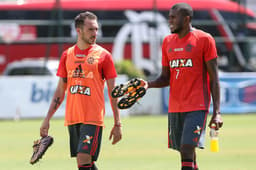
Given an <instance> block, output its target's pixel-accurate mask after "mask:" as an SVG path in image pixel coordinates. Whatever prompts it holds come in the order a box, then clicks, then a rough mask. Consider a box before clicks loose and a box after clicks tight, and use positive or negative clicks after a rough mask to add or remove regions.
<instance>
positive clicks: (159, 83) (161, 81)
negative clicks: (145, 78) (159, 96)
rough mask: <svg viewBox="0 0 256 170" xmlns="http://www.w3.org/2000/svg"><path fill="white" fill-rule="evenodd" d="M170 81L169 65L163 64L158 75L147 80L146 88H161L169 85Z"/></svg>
mask: <svg viewBox="0 0 256 170" xmlns="http://www.w3.org/2000/svg"><path fill="white" fill-rule="evenodd" d="M169 81H170V67H168V66H163V67H162V72H161V74H160V76H159V77H158V78H157V79H156V80H154V81H149V82H148V88H161V87H165V86H168V85H169V83H170V82H169Z"/></svg>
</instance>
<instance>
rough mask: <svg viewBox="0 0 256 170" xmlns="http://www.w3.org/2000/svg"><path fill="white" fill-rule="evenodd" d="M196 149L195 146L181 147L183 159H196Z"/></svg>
mask: <svg viewBox="0 0 256 170" xmlns="http://www.w3.org/2000/svg"><path fill="white" fill-rule="evenodd" d="M194 152H195V147H194V146H193V145H182V146H181V147H180V154H181V157H182V159H192V160H193V159H194Z"/></svg>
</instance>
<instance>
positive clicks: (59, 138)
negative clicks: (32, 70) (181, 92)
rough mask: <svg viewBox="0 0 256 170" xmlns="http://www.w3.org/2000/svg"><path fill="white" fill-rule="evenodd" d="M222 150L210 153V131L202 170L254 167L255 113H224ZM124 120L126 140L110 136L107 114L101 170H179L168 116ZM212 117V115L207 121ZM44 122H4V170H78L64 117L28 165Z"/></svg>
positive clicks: (201, 154) (0, 161) (0, 129)
mask: <svg viewBox="0 0 256 170" xmlns="http://www.w3.org/2000/svg"><path fill="white" fill-rule="evenodd" d="M223 118H224V127H223V129H222V130H221V132H220V152H219V153H211V152H210V149H209V135H208V129H207V140H206V149H204V150H197V151H198V152H197V153H198V162H199V168H200V170H255V169H256V168H255V163H256V114H250V115H224V116H223ZM122 120H123V140H122V141H121V142H120V143H118V144H117V145H111V143H110V141H109V140H108V136H109V132H110V130H111V128H112V123H113V120H112V118H106V120H105V121H106V128H105V129H104V134H103V142H102V147H101V154H100V157H99V159H98V162H97V166H98V167H99V169H100V170H156V169H157V170H178V169H180V159H179V154H178V152H176V151H173V150H170V149H167V116H135V117H125V118H123V119H122ZM208 120H209V119H208ZM40 124H41V120H20V121H11V120H10V121H0V134H1V138H0V148H1V150H0V152H1V154H0V170H76V169H77V168H76V162H75V159H72V158H70V157H69V144H68V133H67V129H66V127H64V126H63V120H62V119H53V120H52V121H51V129H50V135H52V136H54V138H55V142H54V144H53V145H52V146H51V147H50V149H49V150H48V151H47V152H46V154H45V156H44V158H43V159H42V160H40V162H38V163H37V164H35V165H30V164H29V159H30V156H31V153H32V143H33V140H34V139H35V138H39V127H40Z"/></svg>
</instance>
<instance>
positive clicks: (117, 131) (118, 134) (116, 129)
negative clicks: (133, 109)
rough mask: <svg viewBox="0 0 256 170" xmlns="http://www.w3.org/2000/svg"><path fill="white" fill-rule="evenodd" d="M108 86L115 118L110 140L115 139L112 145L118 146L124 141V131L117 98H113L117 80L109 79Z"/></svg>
mask: <svg viewBox="0 0 256 170" xmlns="http://www.w3.org/2000/svg"><path fill="white" fill-rule="evenodd" d="M107 86H108V95H109V98H110V103H111V107H112V111H113V116H114V126H113V128H112V130H111V132H110V136H109V140H111V139H112V138H113V141H112V144H116V143H117V142H119V141H120V140H121V139H122V129H121V119H120V113H119V110H118V108H117V98H113V97H112V96H111V92H112V89H113V88H114V87H115V79H114V78H113V79H108V80H107Z"/></svg>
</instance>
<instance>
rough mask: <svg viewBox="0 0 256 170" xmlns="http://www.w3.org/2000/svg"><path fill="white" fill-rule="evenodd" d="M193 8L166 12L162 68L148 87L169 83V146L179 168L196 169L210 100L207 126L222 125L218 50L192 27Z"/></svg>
mask: <svg viewBox="0 0 256 170" xmlns="http://www.w3.org/2000/svg"><path fill="white" fill-rule="evenodd" d="M192 17H193V10H192V8H191V6H190V5H188V4H186V3H178V4H175V5H174V6H172V8H171V9H170V11H169V25H170V30H171V33H172V34H170V35H168V36H166V37H165V39H164V41H163V44H162V71H161V74H160V76H159V77H158V78H157V79H156V80H153V81H149V82H148V88H161V87H164V86H168V85H169V86H170V92H169V109H168V112H169V114H168V122H169V123H168V131H169V138H168V139H169V140H168V141H169V142H168V143H169V148H173V149H175V150H178V151H179V152H180V156H181V165H182V168H181V169H182V170H197V169H198V166H197V164H196V152H195V148H196V147H199V148H203V147H204V138H205V127H206V118H207V113H208V110H209V106H210V98H211V96H212V99H213V114H212V118H211V120H210V122H209V126H212V125H215V126H216V129H217V130H218V129H219V128H221V127H222V124H223V121H222V118H221V114H220V87H219V78H218V66H217V52H216V46H215V41H214V39H213V37H212V36H211V35H210V34H208V33H206V32H203V31H202V30H199V29H196V28H193V27H192V24H191V19H192Z"/></svg>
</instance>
